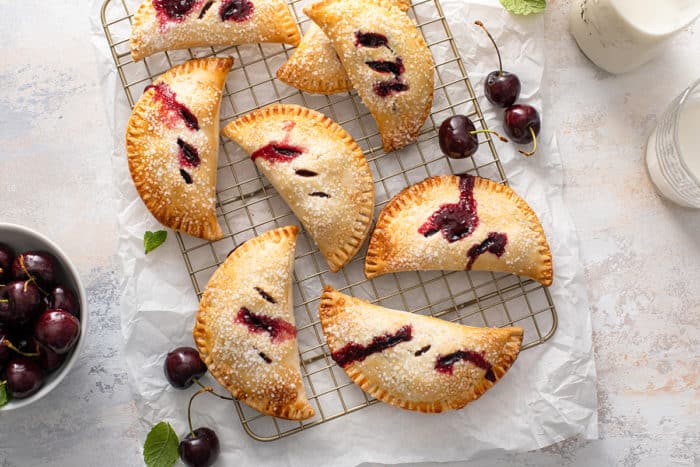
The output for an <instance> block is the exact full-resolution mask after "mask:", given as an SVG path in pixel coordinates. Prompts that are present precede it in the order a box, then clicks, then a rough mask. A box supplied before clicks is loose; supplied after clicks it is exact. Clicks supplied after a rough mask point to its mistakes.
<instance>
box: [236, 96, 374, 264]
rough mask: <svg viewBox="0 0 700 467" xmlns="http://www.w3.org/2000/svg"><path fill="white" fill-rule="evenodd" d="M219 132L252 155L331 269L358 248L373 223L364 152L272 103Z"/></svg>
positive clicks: (340, 132)
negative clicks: (314, 242)
mask: <svg viewBox="0 0 700 467" xmlns="http://www.w3.org/2000/svg"><path fill="white" fill-rule="evenodd" d="M223 133H224V134H225V135H226V136H228V137H229V138H231V139H232V140H234V141H235V142H236V143H238V144H239V145H240V146H241V147H242V148H243V149H244V150H245V151H246V152H247V153H248V154H250V156H251V158H252V159H253V161H255V164H256V165H257V167H258V169H260V171H261V172H262V173H263V174H264V175H265V176H266V177H267V178H268V179H269V180H270V182H271V183H272V185H273V186H274V187H275V189H276V190H277V191H278V192H279V193H280V195H281V196H282V198H284V200H285V201H286V202H287V204H288V205H289V207H290V208H291V209H292V211H294V214H296V216H297V217H298V218H299V220H301V222H302V224H303V225H304V227H305V228H306V230H307V231H308V232H309V233H310V234H311V236H312V237H313V238H314V240H315V241H316V243H317V244H318V247H319V249H320V250H321V253H322V254H323V256H325V258H326V261H327V262H328V265H329V267H330V269H331V271H333V272H336V271H339V270H340V269H341V268H342V267H343V266H344V265H345V264H347V263H348V261H350V260H351V259H352V257H353V256H355V253H357V251H358V250H359V249H360V247H361V246H362V244H363V243H364V241H365V239H366V238H367V234H368V233H369V227H370V224H371V222H372V216H373V212H374V181H373V179H372V173H371V172H370V169H369V165H368V164H367V160H366V159H365V156H364V154H363V153H362V150H361V149H360V147H359V146H358V145H357V143H356V142H355V141H354V140H353V139H352V137H351V136H350V135H349V134H348V133H347V132H346V131H345V130H344V129H343V128H342V127H341V126H340V125H338V124H337V123H335V122H334V121H333V120H331V119H330V118H328V117H326V116H325V115H323V114H321V113H319V112H316V111H314V110H310V109H307V108H306V107H301V106H298V105H283V104H276V105H271V106H268V107H264V108H262V109H258V110H256V111H254V112H251V113H249V114H247V115H244V116H243V117H241V118H239V119H238V120H235V121H233V122H231V123H229V124H228V125H226V127H225V128H224V129H223Z"/></svg>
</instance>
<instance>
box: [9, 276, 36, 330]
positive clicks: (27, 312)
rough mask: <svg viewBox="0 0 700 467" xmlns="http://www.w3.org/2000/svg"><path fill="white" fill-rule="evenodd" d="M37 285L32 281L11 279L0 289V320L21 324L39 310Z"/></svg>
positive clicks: (15, 324)
mask: <svg viewBox="0 0 700 467" xmlns="http://www.w3.org/2000/svg"><path fill="white" fill-rule="evenodd" d="M42 309H43V302H42V301H41V292H40V290H39V287H37V285H36V284H35V283H34V282H32V281H21V280H19V281H13V282H10V283H9V284H7V285H6V286H4V287H3V288H2V289H0V322H2V323H6V324H9V325H12V326H22V325H24V324H26V323H28V322H29V321H31V320H32V319H34V317H35V316H36V315H37V314H38V313H40V312H41V310H42Z"/></svg>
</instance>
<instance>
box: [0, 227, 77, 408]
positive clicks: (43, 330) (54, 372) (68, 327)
mask: <svg viewBox="0 0 700 467" xmlns="http://www.w3.org/2000/svg"><path fill="white" fill-rule="evenodd" d="M86 303H87V299H86V297H85V290H84V289H83V286H82V284H81V282H80V277H79V275H78V272H77V271H76V269H75V267H74V266H73V264H72V263H71V262H70V260H69V259H68V257H67V256H66V255H65V254H64V253H63V252H62V251H61V250H60V248H58V246H56V244H54V243H53V242H52V241H51V240H49V239H47V238H46V237H44V236H43V235H41V234H39V233H37V232H35V231H33V230H30V229H28V228H26V227H22V226H19V225H14V224H3V223H0V411H3V410H13V409H19V408H21V407H24V406H27V405H29V404H31V403H32V402H34V401H37V400H39V399H41V398H42V397H44V396H45V395H46V394H48V393H49V392H51V390H53V388H55V387H56V386H58V384H59V383H60V382H61V381H62V380H63V378H64V377H65V376H66V375H67V374H68V373H69V372H70V369H71V368H72V366H73V364H74V363H75V361H76V360H77V358H78V355H79V353H80V347H81V345H82V343H83V340H84V337H85V333H86V331H87V317H88V316H87V315H88V313H87V306H86Z"/></svg>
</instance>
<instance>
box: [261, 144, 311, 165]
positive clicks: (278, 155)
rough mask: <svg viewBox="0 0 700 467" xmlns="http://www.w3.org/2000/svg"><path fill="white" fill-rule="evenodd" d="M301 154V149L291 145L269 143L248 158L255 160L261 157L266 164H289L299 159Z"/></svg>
mask: <svg viewBox="0 0 700 467" xmlns="http://www.w3.org/2000/svg"><path fill="white" fill-rule="evenodd" d="M303 152H304V150H303V149H302V148H299V147H297V146H292V145H291V144H286V143H270V144H267V145H265V146H263V147H261V148H260V149H258V150H257V151H255V152H254V153H253V154H251V156H250V158H251V159H253V160H255V159H257V158H258V157H262V158H263V159H265V160H266V161H268V162H289V161H292V160H294V159H296V158H297V157H299V156H300V155H301V154H302V153H303Z"/></svg>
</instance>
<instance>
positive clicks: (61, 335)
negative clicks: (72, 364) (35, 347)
mask: <svg viewBox="0 0 700 467" xmlns="http://www.w3.org/2000/svg"><path fill="white" fill-rule="evenodd" d="M79 336H80V321H78V319H77V318H76V317H75V316H73V315H72V314H70V313H69V312H67V311H65V310H55V309H49V310H46V311H45V312H44V313H43V314H42V315H41V316H39V319H38V320H37V322H36V325H35V326H34V337H36V340H38V341H39V343H40V344H41V345H43V346H45V347H47V348H48V349H50V350H53V351H54V352H56V353H57V354H59V355H63V354H66V353H68V352H70V351H71V350H72V349H73V347H75V344H76V343H77V342H78V337H79Z"/></svg>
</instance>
